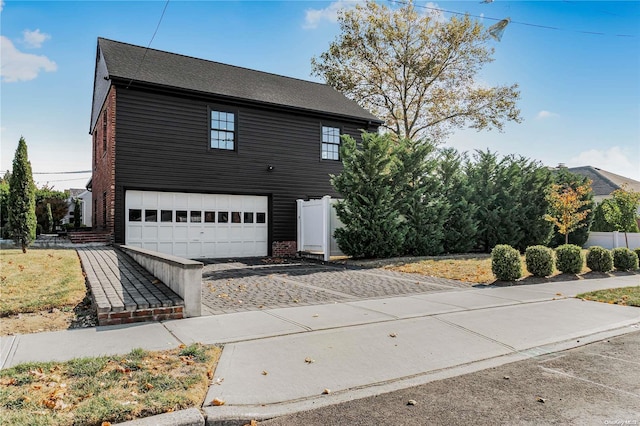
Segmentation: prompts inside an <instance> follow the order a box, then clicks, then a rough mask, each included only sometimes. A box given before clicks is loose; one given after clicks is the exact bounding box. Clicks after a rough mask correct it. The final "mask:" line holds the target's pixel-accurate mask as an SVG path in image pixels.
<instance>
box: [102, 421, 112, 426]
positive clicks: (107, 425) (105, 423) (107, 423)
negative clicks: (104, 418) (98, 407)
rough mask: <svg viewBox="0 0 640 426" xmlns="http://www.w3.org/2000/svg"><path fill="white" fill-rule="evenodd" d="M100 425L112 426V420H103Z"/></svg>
mask: <svg viewBox="0 0 640 426" xmlns="http://www.w3.org/2000/svg"><path fill="white" fill-rule="evenodd" d="M100 426H111V422H102V424H101V425H100Z"/></svg>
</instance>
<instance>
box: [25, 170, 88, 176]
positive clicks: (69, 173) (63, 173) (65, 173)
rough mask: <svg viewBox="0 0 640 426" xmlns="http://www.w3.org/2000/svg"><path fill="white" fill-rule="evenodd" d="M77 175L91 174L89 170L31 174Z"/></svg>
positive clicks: (36, 173)
mask: <svg viewBox="0 0 640 426" xmlns="http://www.w3.org/2000/svg"><path fill="white" fill-rule="evenodd" d="M77 173H91V170H75V171H72V172H32V174H34V175H72V174H77Z"/></svg>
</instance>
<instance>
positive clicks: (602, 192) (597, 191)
mask: <svg viewBox="0 0 640 426" xmlns="http://www.w3.org/2000/svg"><path fill="white" fill-rule="evenodd" d="M568 170H569V171H570V172H571V173H575V174H578V175H582V176H586V177H588V178H589V179H591V181H592V184H591V188H592V189H593V195H595V196H607V195H609V194H611V193H612V192H613V191H615V190H616V189H620V188H622V186H623V185H625V184H626V185H627V189H631V190H633V191H637V192H640V182H638V181H637V180H634V179H631V178H628V177H624V176H620V175H617V174H615V173H611V172H608V171H606V170H602V169H599V168H597V167H592V166H582V167H570V168H569V169H568Z"/></svg>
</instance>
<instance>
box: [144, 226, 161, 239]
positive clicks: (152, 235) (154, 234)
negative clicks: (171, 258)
mask: <svg viewBox="0 0 640 426" xmlns="http://www.w3.org/2000/svg"><path fill="white" fill-rule="evenodd" d="M142 239H143V240H145V241H148V240H153V241H157V240H158V228H157V227H155V226H145V227H143V228H142Z"/></svg>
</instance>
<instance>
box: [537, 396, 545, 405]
mask: <svg viewBox="0 0 640 426" xmlns="http://www.w3.org/2000/svg"><path fill="white" fill-rule="evenodd" d="M536 401H538V402H541V403H543V404H544V403H545V402H547V399H546V398H542V397H541V396H539V397H538V398H536Z"/></svg>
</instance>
